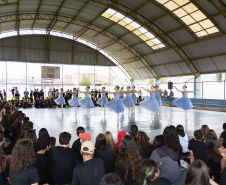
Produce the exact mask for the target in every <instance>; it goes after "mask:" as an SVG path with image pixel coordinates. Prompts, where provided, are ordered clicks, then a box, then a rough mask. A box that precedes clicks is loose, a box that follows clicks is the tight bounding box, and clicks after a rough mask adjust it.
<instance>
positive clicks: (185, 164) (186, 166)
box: [180, 160, 189, 169]
mask: <svg viewBox="0 0 226 185" xmlns="http://www.w3.org/2000/svg"><path fill="white" fill-rule="evenodd" d="M180 166H181V167H183V168H186V169H188V168H189V164H188V163H187V162H186V161H184V160H180Z"/></svg>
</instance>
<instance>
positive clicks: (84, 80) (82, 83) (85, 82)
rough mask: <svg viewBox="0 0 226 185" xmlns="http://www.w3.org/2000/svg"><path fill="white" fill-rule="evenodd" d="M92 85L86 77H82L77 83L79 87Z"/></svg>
mask: <svg viewBox="0 0 226 185" xmlns="http://www.w3.org/2000/svg"><path fill="white" fill-rule="evenodd" d="M91 84H92V83H91V80H90V79H89V78H87V77H84V78H83V79H82V80H81V81H80V82H79V85H80V86H90V85H91Z"/></svg>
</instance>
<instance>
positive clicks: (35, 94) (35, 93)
mask: <svg viewBox="0 0 226 185" xmlns="http://www.w3.org/2000/svg"><path fill="white" fill-rule="evenodd" d="M33 95H34V100H36V99H37V90H36V89H35V91H34V93H33Z"/></svg>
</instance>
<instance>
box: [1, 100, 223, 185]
mask: <svg viewBox="0 0 226 185" xmlns="http://www.w3.org/2000/svg"><path fill="white" fill-rule="evenodd" d="M42 100H43V99H42ZM42 100H41V101H42ZM17 103H18V102H16V101H9V102H7V101H5V100H2V101H0V184H1V185H10V184H11V185H31V184H32V185H38V184H41V185H65V184H70V185H71V184H72V185H110V184H111V185H113V184H114V185H171V184H173V185H199V184H200V185H201V184H205V185H217V184H219V185H225V184H226V178H225V177H226V168H225V166H226V150H225V148H224V146H223V145H224V142H225V132H226V131H225V130H226V129H225V125H226V124H225V123H224V124H223V132H222V133H221V135H220V136H218V137H217V135H216V132H215V131H214V130H213V129H211V128H209V127H208V126H207V125H202V127H201V129H200V130H195V131H194V138H193V139H191V140H188V137H187V135H186V130H185V128H184V127H183V126H182V125H177V127H175V126H172V125H171V126H167V127H166V128H164V131H163V133H162V135H159V136H156V137H155V138H154V141H151V140H150V138H153V136H151V135H147V133H145V130H140V129H139V128H138V126H137V125H131V127H130V132H129V133H126V132H125V131H123V130H121V131H119V132H118V134H117V143H116V141H115V140H114V138H113V135H112V133H111V132H110V131H106V132H105V133H98V134H97V135H95V136H93V137H95V138H96V141H95V143H93V142H91V135H90V134H89V133H88V132H86V131H85V128H83V127H78V128H77V133H68V132H63V131H62V133H60V134H59V144H60V146H58V145H56V138H55V137H52V136H51V135H50V134H49V131H48V129H46V128H41V129H40V130H39V131H36V130H35V129H34V124H33V122H31V119H30V118H29V117H28V116H26V115H25V114H24V113H23V112H22V111H20V110H18V109H16V107H17V106H16V105H15V104H17ZM72 134H73V135H76V134H77V137H78V139H76V140H75V141H71V138H72ZM115 143H116V144H115ZM186 155H187V156H186ZM188 155H189V156H188ZM182 157H183V158H182ZM181 158H182V159H183V160H181V161H180V159H181ZM184 167H185V168H188V169H187V170H186V169H185V168H184Z"/></svg>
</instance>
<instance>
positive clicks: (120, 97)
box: [119, 87, 125, 100]
mask: <svg viewBox="0 0 226 185" xmlns="http://www.w3.org/2000/svg"><path fill="white" fill-rule="evenodd" d="M121 92H122V93H123V87H121V89H120V96H119V99H121V100H122V99H123V98H125V96H124V95H123V94H121Z"/></svg>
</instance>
